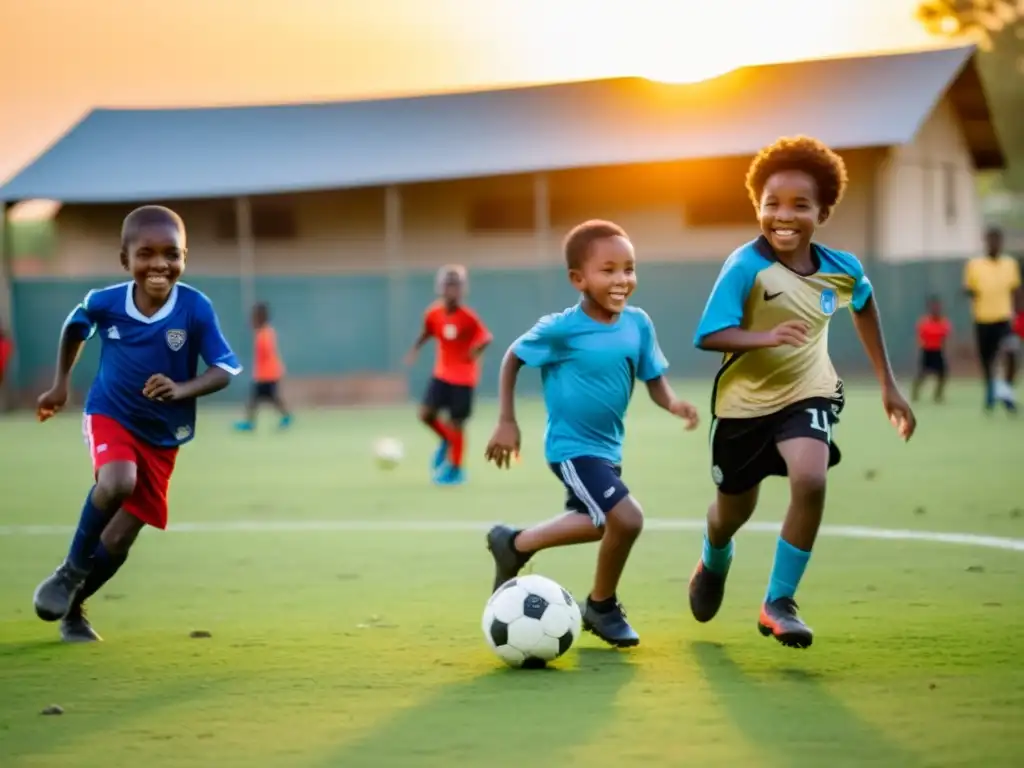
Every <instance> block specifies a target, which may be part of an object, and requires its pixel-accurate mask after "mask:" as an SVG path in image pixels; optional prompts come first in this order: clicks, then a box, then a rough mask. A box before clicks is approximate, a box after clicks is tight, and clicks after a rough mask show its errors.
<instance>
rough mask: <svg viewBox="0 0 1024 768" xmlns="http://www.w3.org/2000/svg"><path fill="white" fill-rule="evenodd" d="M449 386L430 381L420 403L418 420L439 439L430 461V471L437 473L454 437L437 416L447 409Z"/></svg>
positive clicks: (442, 382)
mask: <svg viewBox="0 0 1024 768" xmlns="http://www.w3.org/2000/svg"><path fill="white" fill-rule="evenodd" d="M450 387H451V385H450V384H448V383H447V382H444V381H441V380H440V379H431V380H430V383H429V384H428V385H427V391H426V392H424V394H423V402H422V403H420V408H419V414H418V415H419V420H420V421H422V422H423V423H424V424H426V425H427V427H428V428H430V429H431V430H432V431H433V432H434V434H435V435H437V436H438V437H439V438H441V443H440V445H438V447H437V451H435V452H434V458H433V459H432V461H431V469H432V470H433V471H435V472H436V471H437V470H438V469H440V468H441V465H442V464H444V462H445V461H446V460H447V459H448V449H449V447H450V446H451V444H452V441H453V439H454V435H453V432H452V429H451V427H449V426H448V425H447V424H445V423H444V422H443V421H441V419H440V418H439V416H438V413H439V412H440V411H441V409H442V408H446V407H448V399H449V388H450Z"/></svg>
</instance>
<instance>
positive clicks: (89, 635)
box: [60, 604, 103, 643]
mask: <svg viewBox="0 0 1024 768" xmlns="http://www.w3.org/2000/svg"><path fill="white" fill-rule="evenodd" d="M60 639H61V640H63V641H64V642H65V643H97V642H99V641H101V640H102V639H103V638H102V637H100V636H99V633H98V632H97V631H96V630H95V629H93V628H92V624H90V623H89V619H88V618H86V615H85V606H83V605H79V604H75V605H73V606H72V607H71V610H70V611H68V614H67V616H65V617H64V618H63V619H61V620H60Z"/></svg>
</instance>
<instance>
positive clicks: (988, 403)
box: [975, 323, 999, 410]
mask: <svg viewBox="0 0 1024 768" xmlns="http://www.w3.org/2000/svg"><path fill="white" fill-rule="evenodd" d="M993 327H994V326H993V325H991V324H987V323H979V324H978V325H976V326H975V330H976V332H977V340H978V358H979V360H980V361H981V375H982V380H983V381H984V384H985V408H986V410H992V408H993V407H994V406H995V362H996V360H995V358H996V353H997V352H998V350H999V340H998V338H997V334H996V333H995V332H994V331H993Z"/></svg>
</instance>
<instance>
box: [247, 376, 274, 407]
mask: <svg viewBox="0 0 1024 768" xmlns="http://www.w3.org/2000/svg"><path fill="white" fill-rule="evenodd" d="M277 384H278V382H276V381H257V382H254V383H253V385H252V399H253V400H254V401H255V402H257V403H258V402H259V401H260V400H269V401H271V402H276V401H277Z"/></svg>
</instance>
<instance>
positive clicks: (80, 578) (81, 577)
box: [32, 560, 89, 621]
mask: <svg viewBox="0 0 1024 768" xmlns="http://www.w3.org/2000/svg"><path fill="white" fill-rule="evenodd" d="M88 575H89V574H88V572H87V571H80V570H79V569H78V568H75V566H73V565H72V564H71V563H69V562H68V561H67V560H65V561H64V562H63V563H61V564H60V566H59V567H58V568H57V570H56V571H54V572H53V574H52V575H50V576H48V577H47V578H45V579H44V580H43V581H42V583H41V584H40V585H39V586H38V587H36V591H35V594H34V595H33V596H32V602H33V603H34V604H35V608H36V615H37V616H38V617H39V618H40V619H42V620H43V621H57V620H58V619H62V618H64V617H65V616H66V615H67V613H68V610H70V608H71V604H72V603H73V602H74V600H75V595H77V594H78V590H80V589H81V588H82V584H84V583H85V577H86V576H88Z"/></svg>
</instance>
